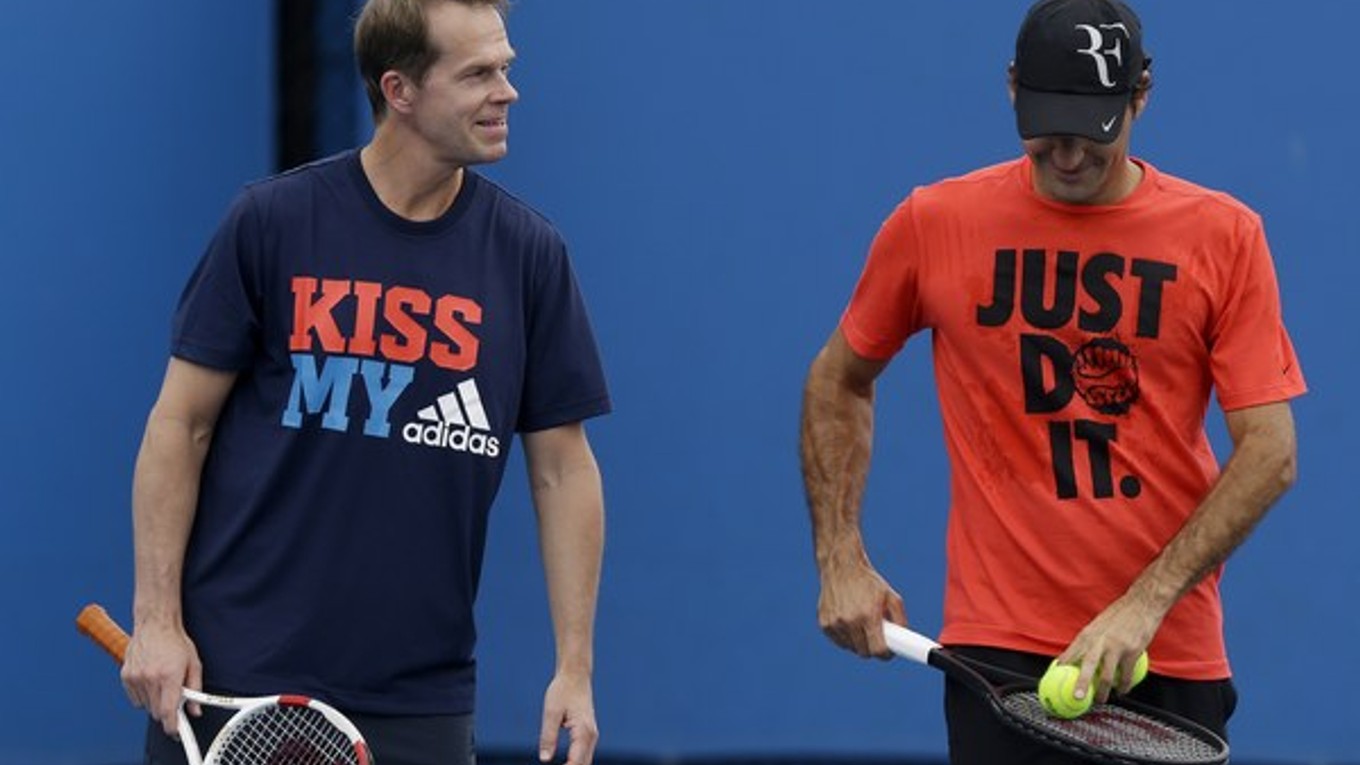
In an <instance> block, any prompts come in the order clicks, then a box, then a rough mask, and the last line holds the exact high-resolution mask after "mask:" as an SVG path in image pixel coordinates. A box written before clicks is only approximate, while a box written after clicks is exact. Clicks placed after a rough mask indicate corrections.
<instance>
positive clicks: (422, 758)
mask: <svg viewBox="0 0 1360 765" xmlns="http://www.w3.org/2000/svg"><path fill="white" fill-rule="evenodd" d="M232 714H233V711H232V710H224V709H213V708H211V707H204V708H203V716H202V717H199V718H191V722H190V724H191V725H193V726H194V734H195V735H196V736H197V737H198V743H199V746H201V747H202V748H203V750H204V753H206V752H207V749H208V747H209V746H211V745H212V740H213V737H215V736H216V735H217V731H218V730H219V729H221V727H222V726H223V725H225V724H226V722H227V720H228V719H230V718H231V716H232ZM345 716H346V717H348V718H349V719H350V721H351V722H353V723H354V726H355V727H356V728H358V729H359V732H360V733H362V734H363V736H364V740H365V741H367V742H368V748H369V750H370V752H371V753H372V754H373V761H374V765H477V755H476V753H475V751H474V749H473V743H474V742H473V732H472V728H473V716H472V715H470V714H468V715H436V716H430V717H378V716H372V715H357V714H346V715H345ZM144 763H145V765H186V763H187V761H186V759H185V756H184V746H183V745H182V744H180V743H179V741H176V740H175V739H173V738H170V737H169V736H167V735H165V731H163V730H162V729H161V726H160V725H159V724H158V723H154V722H152V723H149V724H148V725H147V729H146V757H145V759H144Z"/></svg>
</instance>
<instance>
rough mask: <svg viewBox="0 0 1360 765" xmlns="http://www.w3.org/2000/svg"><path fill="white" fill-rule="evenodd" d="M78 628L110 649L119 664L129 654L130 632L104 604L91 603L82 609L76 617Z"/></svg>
mask: <svg viewBox="0 0 1360 765" xmlns="http://www.w3.org/2000/svg"><path fill="white" fill-rule="evenodd" d="M76 629H78V630H80V632H81V634H83V635H85V637H88V638H89V639H91V640H93V641H94V642H95V643H96V644H98V645H99V647H100V648H103V649H104V650H105V651H108V652H109V655H110V656H112V657H113V658H114V660H115V661H117V662H118V663H119V664H122V663H123V656H125V655H126V654H127V647H128V639H129V638H128V634H127V633H126V632H124V631H123V628H122V627H119V626H118V622H115V621H114V620H113V617H112V616H109V612H108V611H105V610H104V607H103V606H101V605H98V604H96V603H91V604H89V605H88V606H85V607H84V608H82V609H80V615H79V616H77V617H76Z"/></svg>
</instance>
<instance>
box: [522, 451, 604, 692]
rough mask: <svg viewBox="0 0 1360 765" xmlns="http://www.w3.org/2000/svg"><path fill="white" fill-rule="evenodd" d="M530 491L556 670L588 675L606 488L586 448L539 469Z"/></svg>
mask: <svg viewBox="0 0 1360 765" xmlns="http://www.w3.org/2000/svg"><path fill="white" fill-rule="evenodd" d="M532 491H533V499H534V507H535V509H536V511H537V513H538V523H539V540H540V547H541V549H542V555H543V569H544V574H545V576H546V578H547V590H548V607H549V611H550V613H551V616H552V623H553V633H554V636H555V639H556V648H557V671H558V672H559V673H561V672H573V673H579V674H584V675H589V674H590V673H591V671H592V670H593V668H594V649H593V645H594V624H595V606H596V600H597V597H598V593H599V584H600V567H601V560H602V557H603V552H604V492H603V488H602V482H601V479H600V472H599V468H598V466H597V465H596V463H595V460H594V457H593V456H592V455H591V454H590V451H589V448H588V447H586V448H585V449H584V451H583V453H578V454H576V456H574V457H573V458H572V459H570V460H567V461H564V462H562V463H560V464H556V465H553V466H551V468H549V469H545V470H539V471H537V473H536V475H535V477H534V479H533V483H532Z"/></svg>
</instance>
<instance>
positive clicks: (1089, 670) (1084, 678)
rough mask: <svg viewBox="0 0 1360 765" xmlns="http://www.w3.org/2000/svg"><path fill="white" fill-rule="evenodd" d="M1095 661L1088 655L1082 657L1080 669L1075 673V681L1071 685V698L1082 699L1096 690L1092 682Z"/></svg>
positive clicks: (1094, 674)
mask: <svg viewBox="0 0 1360 765" xmlns="http://www.w3.org/2000/svg"><path fill="white" fill-rule="evenodd" d="M1096 662H1097V660H1096V659H1095V658H1094V657H1092V656H1090V655H1087V656H1085V657H1083V658H1082V660H1081V671H1080V672H1079V673H1078V674H1077V682H1076V683H1075V684H1074V685H1073V687H1072V697H1073V698H1077V699H1084V698H1086V697H1087V696H1088V695H1090V694H1092V693H1093V692H1094V691H1095V690H1096V686H1095V682H1094V680H1095V676H1096V666H1097V665H1096Z"/></svg>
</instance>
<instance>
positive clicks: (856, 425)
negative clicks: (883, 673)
mask: <svg viewBox="0 0 1360 765" xmlns="http://www.w3.org/2000/svg"><path fill="white" fill-rule="evenodd" d="M886 367H887V362H882V361H873V360H869V359H865V358H862V357H860V356H859V355H857V354H856V353H855V352H854V351H853V350H852V349H851V348H850V346H849V344H848V343H847V342H846V341H845V338H844V337H843V336H842V335H841V333H840V331H839V330H837V331H836V332H835V333H833V334H832V336H831V339H830V340H828V341H827V343H826V346H825V347H823V348H822V350H821V352H820V353H818V354H817V358H816V359H814V360H813V362H812V367H811V369H809V371H808V377H807V383H806V385H805V387H804V390H803V420H802V434H801V444H800V449H801V456H802V466H803V484H804V489H805V490H806V492H807V502H808V508H809V511H810V513H811V515H812V541H813V550H814V552H815V554H816V558H817V569H818V571H819V572H820V574H821V585H822V587H821V595H820V597H819V599H818V602H817V619H818V623H819V624H820V625H821V628H822V631H823V632H825V633H826V634H827V636H828V637H830V638H831V640H832V641H833V642H835V643H836V644H837V645H839V646H841V647H842V648H845V649H848V650H850V651H853V652H855V653H856V654H859V655H860V656H878V657H887V656H889V655H890V653H889V651H888V647H887V645H886V644H885V643H884V641H883V630H882V627H881V625H880V623H881V622H882V620H883V619H888V620H889V621H893V622H896V623H898V624H903V625H905V624H906V609H905V607H904V606H903V603H902V598H901V596H899V595H898V594H897V593H896V592H894V591H893V589H892V588H891V587H890V586H889V585H888V583H887V582H886V581H884V579H883V578H882V577H881V576H880V575H879V574H878V572H877V571H876V570H875V569H874V567H873V564H872V563H870V562H869V555H868V552H867V551H866V550H865V548H864V538H863V535H862V531H861V527H860V502H861V499H862V498H863V495H864V484H865V480H866V479H867V477H868V474H869V457H870V453H871V452H872V449H873V435H874V381H875V380H876V379H877V378H878V376H879V374H881V373H882V371H883V370H884V369H885V368H886Z"/></svg>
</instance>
